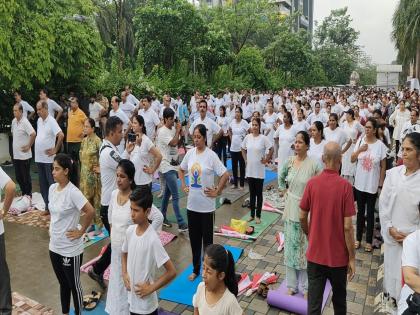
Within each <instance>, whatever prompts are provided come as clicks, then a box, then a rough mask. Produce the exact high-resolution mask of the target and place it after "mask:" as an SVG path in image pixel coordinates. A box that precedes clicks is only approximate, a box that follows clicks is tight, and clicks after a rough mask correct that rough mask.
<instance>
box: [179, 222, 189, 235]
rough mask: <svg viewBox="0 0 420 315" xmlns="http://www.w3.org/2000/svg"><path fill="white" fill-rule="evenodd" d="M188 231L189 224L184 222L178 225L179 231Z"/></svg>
mask: <svg viewBox="0 0 420 315" xmlns="http://www.w3.org/2000/svg"><path fill="white" fill-rule="evenodd" d="M187 231H188V225H187V224H185V223H183V224H180V225H178V232H181V233H182V232H187Z"/></svg>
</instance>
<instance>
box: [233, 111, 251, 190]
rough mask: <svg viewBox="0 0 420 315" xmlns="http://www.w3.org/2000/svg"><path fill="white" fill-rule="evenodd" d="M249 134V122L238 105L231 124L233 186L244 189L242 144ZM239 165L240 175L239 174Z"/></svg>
mask: <svg viewBox="0 0 420 315" xmlns="http://www.w3.org/2000/svg"><path fill="white" fill-rule="evenodd" d="M247 134H248V123H247V122H246V121H245V120H243V119H242V108H240V107H236V109H235V119H234V120H232V121H231V122H230V125H229V137H230V156H231V157H232V172H233V184H232V187H231V188H238V179H239V189H241V190H243V189H244V186H245V161H244V158H243V157H242V153H241V144H242V141H243V140H244V139H245V136H246V135H247ZM238 166H239V176H238Z"/></svg>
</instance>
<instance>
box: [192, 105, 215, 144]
mask: <svg viewBox="0 0 420 315" xmlns="http://www.w3.org/2000/svg"><path fill="white" fill-rule="evenodd" d="M198 110H199V113H200V116H199V117H198V118H197V119H196V120H194V122H193V123H192V124H191V126H190V129H189V133H190V135H191V137H192V135H193V132H194V128H195V127H196V126H197V125H200V124H203V125H204V126H206V129H207V139H206V143H207V146H208V147H209V148H213V144H215V143H216V141H217V140H219V139H220V137H222V136H223V129H222V128H221V127H220V126H219V125H218V124H217V123H216V122H215V121H214V120H212V119H210V118H208V117H207V102H206V101H205V100H201V101H200V102H199V103H198Z"/></svg>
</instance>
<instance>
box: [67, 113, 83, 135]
mask: <svg viewBox="0 0 420 315" xmlns="http://www.w3.org/2000/svg"><path fill="white" fill-rule="evenodd" d="M68 116H69V117H68V121H67V142H82V139H83V124H84V122H85V120H86V118H87V117H86V115H85V113H84V112H83V111H82V110H81V109H80V108H78V109H76V110H75V111H73V110H71V109H70V111H69V114H68Z"/></svg>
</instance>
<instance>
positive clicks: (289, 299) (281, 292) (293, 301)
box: [267, 280, 331, 315]
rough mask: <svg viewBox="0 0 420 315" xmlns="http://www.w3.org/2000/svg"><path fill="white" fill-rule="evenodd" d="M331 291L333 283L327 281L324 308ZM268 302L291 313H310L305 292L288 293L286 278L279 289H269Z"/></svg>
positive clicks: (303, 314)
mask: <svg viewBox="0 0 420 315" xmlns="http://www.w3.org/2000/svg"><path fill="white" fill-rule="evenodd" d="M330 291H331V284H330V282H329V281H327V283H326V285H325V290H324V298H323V300H322V308H321V311H322V310H323V309H324V306H325V303H327V299H328V295H329V294H330ZM267 303H268V304H269V305H271V306H274V307H277V308H279V309H282V310H286V311H289V312H291V313H296V314H301V315H306V314H307V313H308V301H307V300H305V299H304V297H303V293H301V292H299V293H298V294H295V295H287V286H286V280H284V281H283V282H282V283H281V285H280V287H279V288H278V289H277V290H270V291H268V295H267Z"/></svg>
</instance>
